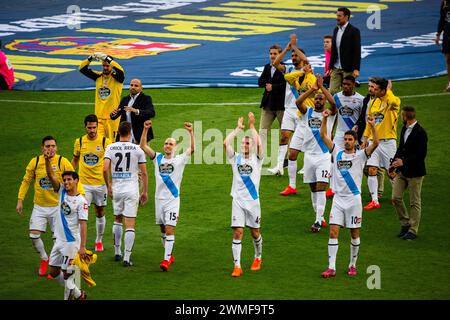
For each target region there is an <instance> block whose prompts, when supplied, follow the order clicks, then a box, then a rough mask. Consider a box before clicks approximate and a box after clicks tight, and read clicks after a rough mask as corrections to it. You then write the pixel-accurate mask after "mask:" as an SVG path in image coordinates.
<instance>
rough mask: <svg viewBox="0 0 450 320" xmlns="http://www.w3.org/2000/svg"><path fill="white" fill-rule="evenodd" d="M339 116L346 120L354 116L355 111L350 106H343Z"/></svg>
mask: <svg viewBox="0 0 450 320" xmlns="http://www.w3.org/2000/svg"><path fill="white" fill-rule="evenodd" d="M339 114H340V115H341V116H343V117H345V118H348V117H351V116H353V109H352V108H350V107H348V106H343V107H342V108H339Z"/></svg>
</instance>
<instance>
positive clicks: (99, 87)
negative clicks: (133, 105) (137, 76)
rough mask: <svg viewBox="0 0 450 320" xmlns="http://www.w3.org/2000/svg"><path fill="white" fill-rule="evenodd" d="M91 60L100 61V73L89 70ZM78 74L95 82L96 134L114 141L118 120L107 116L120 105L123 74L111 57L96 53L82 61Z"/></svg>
mask: <svg viewBox="0 0 450 320" xmlns="http://www.w3.org/2000/svg"><path fill="white" fill-rule="evenodd" d="M92 60H97V61H102V72H100V71H94V70H92V69H90V68H89V64H90V63H91V62H92ZM80 72H81V73H82V74H84V75H85V76H86V77H88V78H90V79H92V80H94V81H95V115H96V116H97V117H98V134H99V135H101V136H104V137H106V138H108V139H110V140H111V141H115V137H116V134H117V129H118V128H119V122H120V119H117V120H111V118H110V117H109V114H110V113H111V112H112V111H113V110H114V109H116V108H117V106H118V105H119V104H120V98H121V95H122V87H123V81H124V80H125V73H124V71H123V68H122V67H121V66H120V64H118V63H117V62H116V61H114V59H113V57H111V56H108V55H106V54H104V53H101V52H97V53H94V54H93V55H91V56H89V57H88V58H87V59H86V60H83V62H81V65H80Z"/></svg>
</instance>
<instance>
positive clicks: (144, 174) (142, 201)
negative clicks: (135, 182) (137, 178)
mask: <svg viewBox="0 0 450 320" xmlns="http://www.w3.org/2000/svg"><path fill="white" fill-rule="evenodd" d="M139 171H140V172H141V181H142V192H141V196H140V199H139V203H140V204H141V206H143V205H144V204H145V203H146V202H147V199H148V195H147V192H148V178H147V166H146V164H145V163H140V164H139Z"/></svg>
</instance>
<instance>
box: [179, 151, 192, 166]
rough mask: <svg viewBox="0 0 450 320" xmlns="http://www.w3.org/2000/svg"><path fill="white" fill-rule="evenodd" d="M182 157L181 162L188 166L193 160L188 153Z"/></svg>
mask: <svg viewBox="0 0 450 320" xmlns="http://www.w3.org/2000/svg"><path fill="white" fill-rule="evenodd" d="M180 157H181V162H182V163H183V164H184V165H186V164H188V162H189V160H190V159H191V156H190V155H188V154H187V152H185V153H183V154H181V155H180Z"/></svg>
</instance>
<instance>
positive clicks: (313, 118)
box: [296, 75, 337, 232]
mask: <svg viewBox="0 0 450 320" xmlns="http://www.w3.org/2000/svg"><path fill="white" fill-rule="evenodd" d="M319 89H320V90H321V91H322V92H318V93H316V96H315V97H314V108H311V107H308V106H307V105H306V104H305V100H306V99H307V98H308V97H309V96H310V95H311V94H312V93H313V92H315V91H318V90H319ZM327 100H328V102H329V103H330V109H329V113H330V115H329V117H331V118H332V120H331V121H329V123H328V128H327V129H328V135H329V136H331V131H332V128H333V124H334V120H335V115H336V112H337V109H336V103H335V101H334V99H333V96H332V95H331V94H330V92H329V91H328V90H327V89H326V88H325V87H324V86H323V78H322V77H321V76H320V75H319V76H318V77H317V81H316V83H315V84H314V85H313V86H312V87H311V88H310V89H308V90H307V91H306V92H305V93H303V94H302V95H301V96H300V97H299V98H298V99H297V102H296V103H297V107H298V109H299V110H300V112H301V113H302V114H303V116H304V117H305V121H306V130H304V134H305V136H304V141H303V150H304V152H305V158H304V171H305V173H304V174H303V182H304V183H308V184H309V186H310V188H311V201H312V206H313V209H314V211H315V213H316V218H315V221H314V224H313V225H312V226H311V231H312V232H319V230H320V228H321V226H322V222H323V221H324V216H323V214H324V212H325V205H326V202H327V198H326V196H325V189H326V186H327V184H328V178H329V176H330V166H331V162H330V161H331V159H330V153H329V152H328V148H327V146H326V145H325V143H324V141H323V140H322V138H321V136H320V127H321V125H322V117H323V115H322V113H323V111H324V110H325V102H326V101H327Z"/></svg>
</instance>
